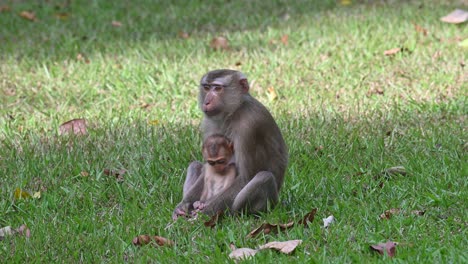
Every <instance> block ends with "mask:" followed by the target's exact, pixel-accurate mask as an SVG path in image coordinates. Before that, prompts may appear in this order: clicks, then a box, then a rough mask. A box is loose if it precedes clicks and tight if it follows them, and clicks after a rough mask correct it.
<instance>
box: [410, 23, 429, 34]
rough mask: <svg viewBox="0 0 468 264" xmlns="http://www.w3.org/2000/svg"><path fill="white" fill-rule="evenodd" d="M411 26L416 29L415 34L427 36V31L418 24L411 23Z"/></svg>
mask: <svg viewBox="0 0 468 264" xmlns="http://www.w3.org/2000/svg"><path fill="white" fill-rule="evenodd" d="M413 25H414V29H416V32H419V33H422V34H423V35H424V36H427V29H425V28H423V27H421V26H420V25H418V24H414V23H413Z"/></svg>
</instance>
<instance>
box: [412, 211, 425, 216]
mask: <svg viewBox="0 0 468 264" xmlns="http://www.w3.org/2000/svg"><path fill="white" fill-rule="evenodd" d="M411 213H412V214H414V215H419V216H423V215H424V214H425V213H426V211H424V210H413V211H411Z"/></svg>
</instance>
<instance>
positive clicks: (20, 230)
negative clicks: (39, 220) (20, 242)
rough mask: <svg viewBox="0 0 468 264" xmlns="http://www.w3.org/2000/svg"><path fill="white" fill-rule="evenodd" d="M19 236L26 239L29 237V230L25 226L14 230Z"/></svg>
mask: <svg viewBox="0 0 468 264" xmlns="http://www.w3.org/2000/svg"><path fill="white" fill-rule="evenodd" d="M15 231H16V233H18V234H19V235H21V236H25V237H27V238H30V237H31V230H29V228H28V227H27V226H26V225H21V226H20V227H19V228H18V229H16V230H15Z"/></svg>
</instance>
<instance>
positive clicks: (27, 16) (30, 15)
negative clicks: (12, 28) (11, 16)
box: [19, 11, 37, 21]
mask: <svg viewBox="0 0 468 264" xmlns="http://www.w3.org/2000/svg"><path fill="white" fill-rule="evenodd" d="M19 16H20V17H22V18H24V19H27V20H29V21H36V20H37V18H36V14H34V12H30V11H23V12H21V13H20V14H19Z"/></svg>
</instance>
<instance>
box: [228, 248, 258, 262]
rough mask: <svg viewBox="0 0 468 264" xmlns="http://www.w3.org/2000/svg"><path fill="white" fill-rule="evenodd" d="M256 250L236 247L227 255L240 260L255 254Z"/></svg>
mask: <svg viewBox="0 0 468 264" xmlns="http://www.w3.org/2000/svg"><path fill="white" fill-rule="evenodd" d="M257 252H258V250H256V249H251V248H238V249H235V250H233V251H232V252H231V253H230V254H229V257H230V258H232V259H235V260H242V259H247V258H250V257H252V256H254V255H255V254H257Z"/></svg>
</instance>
